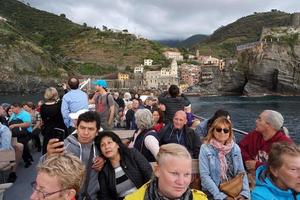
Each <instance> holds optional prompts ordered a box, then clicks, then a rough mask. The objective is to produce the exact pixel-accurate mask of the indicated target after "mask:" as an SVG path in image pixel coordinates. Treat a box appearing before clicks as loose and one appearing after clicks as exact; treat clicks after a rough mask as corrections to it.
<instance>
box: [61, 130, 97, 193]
mask: <svg viewBox="0 0 300 200" xmlns="http://www.w3.org/2000/svg"><path fill="white" fill-rule="evenodd" d="M64 143H65V148H66V151H67V152H68V153H72V154H73V155H75V156H77V157H78V158H79V159H80V160H81V161H82V162H83V164H84V165H85V167H87V165H88V160H89V156H90V150H91V147H92V144H93V142H91V143H89V144H81V143H79V141H78V139H77V134H71V135H69V136H68V137H67V138H66V139H65V140H64ZM93 151H94V158H95V157H96V156H97V155H99V151H98V150H97V148H96V147H95V145H93ZM99 190H100V186H99V182H98V171H96V170H94V169H92V171H91V174H90V181H89V185H88V189H87V192H88V194H89V195H90V196H91V198H92V199H97V193H98V192H99Z"/></svg>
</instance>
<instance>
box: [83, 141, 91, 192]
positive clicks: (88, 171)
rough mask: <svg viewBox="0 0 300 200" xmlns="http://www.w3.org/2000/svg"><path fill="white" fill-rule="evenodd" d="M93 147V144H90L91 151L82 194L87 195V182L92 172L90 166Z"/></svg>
mask: <svg viewBox="0 0 300 200" xmlns="http://www.w3.org/2000/svg"><path fill="white" fill-rule="evenodd" d="M93 147H94V144H92V146H91V151H90V156H89V161H88V165H87V171H86V179H85V181H84V187H83V188H84V190H83V193H84V194H87V188H88V186H89V181H90V175H91V170H92V164H93V151H94V150H93Z"/></svg>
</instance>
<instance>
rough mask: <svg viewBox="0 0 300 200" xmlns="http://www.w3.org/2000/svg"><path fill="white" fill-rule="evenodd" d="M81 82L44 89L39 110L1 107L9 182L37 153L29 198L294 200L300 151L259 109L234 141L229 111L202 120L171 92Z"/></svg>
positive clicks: (1, 143)
mask: <svg viewBox="0 0 300 200" xmlns="http://www.w3.org/2000/svg"><path fill="white" fill-rule="evenodd" d="M79 84H80V83H79V80H78V79H77V78H75V77H72V78H70V79H69V81H68V84H67V85H66V84H64V85H63V86H64V94H62V96H59V93H58V91H57V89H56V88H54V87H50V88H47V89H46V90H45V93H44V100H43V101H41V102H39V103H38V105H37V106H35V105H34V104H33V103H32V102H25V103H22V104H21V103H20V102H16V103H12V104H11V105H10V104H7V103H3V104H1V105H0V153H1V151H3V152H4V151H8V150H11V151H15V161H16V165H15V166H14V167H13V168H12V169H11V171H10V174H9V176H8V180H7V181H8V182H15V181H16V179H17V167H18V164H19V162H20V160H21V157H22V158H23V161H24V167H25V168H29V167H30V166H31V164H32V161H33V157H32V155H31V153H32V151H33V149H32V148H36V151H37V152H41V158H40V162H39V165H38V168H37V177H36V180H35V181H34V182H33V183H31V185H32V188H33V193H32V196H31V199H68V200H74V199H80V200H81V199H101V200H105V199H107V200H120V199H126V200H135V199H145V200H160V199H161V200H173V199H180V200H192V199H195V200H202V199H203V200H204V199H241V200H242V199H300V147H299V146H298V145H296V144H295V143H294V142H293V141H292V139H291V138H289V136H288V135H286V134H285V133H284V131H283V125H284V118H283V116H282V115H281V114H280V113H279V112H277V111H273V110H265V111H263V112H262V113H261V114H260V115H259V116H258V118H257V119H256V127H255V129H254V130H253V131H251V132H249V133H248V134H247V135H246V136H245V137H244V138H243V139H242V140H241V141H240V142H239V143H237V141H236V139H235V136H234V131H233V124H232V119H231V115H230V113H229V112H228V111H225V110H217V111H216V112H215V114H214V115H213V116H212V117H211V118H210V119H207V120H204V121H202V120H201V121H200V120H199V119H197V118H196V117H195V115H194V114H193V113H192V109H191V102H190V101H189V100H188V98H187V97H186V96H185V95H184V94H181V93H180V89H179V88H178V86H176V85H171V86H170V87H169V89H168V91H166V92H163V93H162V94H161V95H160V96H159V97H158V98H155V97H153V96H150V97H147V98H146V99H144V101H143V100H142V99H141V97H140V95H139V94H130V93H128V92H126V93H124V95H123V98H122V94H120V93H119V92H111V91H109V90H108V85H107V82H106V81H105V80H97V81H95V82H93V84H94V85H95V88H96V91H95V92H94V93H92V94H87V93H85V92H84V91H82V90H81V89H80V88H79ZM67 86H68V87H67ZM110 92H111V93H110ZM115 129H118V131H120V130H124V129H127V130H132V137H131V138H128V139H127V140H121V139H120V137H119V136H118V134H116V132H115V131H114V130H115ZM12 138H16V140H17V141H16V142H12V141H13V139H12ZM29 141H31V142H29ZM29 144H33V145H31V146H33V147H31V148H29ZM193 159H198V160H197V162H196V163H198V165H197V166H196V165H193V164H192V163H193V162H192V161H193ZM0 161H1V158H0ZM195 167H196V168H197V169H196V171H197V172H198V173H197V172H196V173H195ZM197 174H199V177H200V182H199V183H197V184H198V185H197V187H196V188H191V185H192V184H191V183H192V182H193V181H195V176H197ZM193 186H194V185H193ZM197 189H201V190H202V191H203V192H201V191H199V190H197Z"/></svg>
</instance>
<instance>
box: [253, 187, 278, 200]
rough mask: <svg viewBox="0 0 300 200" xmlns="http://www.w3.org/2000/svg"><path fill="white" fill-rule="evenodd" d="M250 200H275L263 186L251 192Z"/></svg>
mask: <svg viewBox="0 0 300 200" xmlns="http://www.w3.org/2000/svg"><path fill="white" fill-rule="evenodd" d="M251 199H255V200H277V198H276V197H275V196H274V194H273V193H272V192H271V191H270V189H269V188H268V187H266V186H264V185H261V186H256V187H255V188H254V189H253V191H252V192H251Z"/></svg>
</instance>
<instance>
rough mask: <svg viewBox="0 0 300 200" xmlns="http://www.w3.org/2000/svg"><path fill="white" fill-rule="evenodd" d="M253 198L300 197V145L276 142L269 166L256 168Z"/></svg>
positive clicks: (266, 199)
mask: <svg viewBox="0 0 300 200" xmlns="http://www.w3.org/2000/svg"><path fill="white" fill-rule="evenodd" d="M251 199H254V200H269V199H277V200H281V199H282V200H283V199H291V200H297V199H300V147H299V146H298V145H296V144H290V143H287V142H277V143H274V144H273V145H272V147H271V150H270V152H269V158H268V162H267V166H260V167H259V168H258V169H257V170H256V186H255V188H254V190H253V191H252V193H251Z"/></svg>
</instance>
